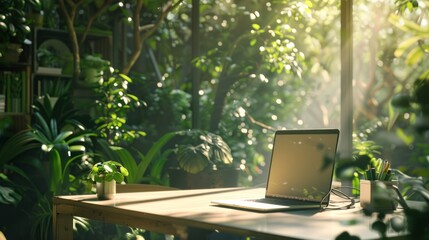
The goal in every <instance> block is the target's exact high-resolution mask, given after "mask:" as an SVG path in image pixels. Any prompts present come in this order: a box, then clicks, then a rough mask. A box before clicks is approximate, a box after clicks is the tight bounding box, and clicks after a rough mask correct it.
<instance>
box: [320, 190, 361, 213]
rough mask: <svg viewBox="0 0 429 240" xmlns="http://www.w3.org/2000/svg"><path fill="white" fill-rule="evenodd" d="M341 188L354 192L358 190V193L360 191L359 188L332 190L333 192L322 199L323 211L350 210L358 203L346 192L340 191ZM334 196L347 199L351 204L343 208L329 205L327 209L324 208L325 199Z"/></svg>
mask: <svg viewBox="0 0 429 240" xmlns="http://www.w3.org/2000/svg"><path fill="white" fill-rule="evenodd" d="M341 188H348V189H352V190H357V191H359V189H357V188H354V187H348V186H344V187H338V188H332V189H331V191H329V192H328V193H327V194H326V195H325V196H324V197H323V198H322V200H321V201H320V207H321V209H322V210H339V209H350V208H352V207H353V206H354V205H355V204H356V203H357V201H356V199H354V198H352V197H350V196H348V195H347V194H345V193H344V192H342V191H340V190H339V189H341ZM331 193H332V194H334V195H336V196H338V197H340V198H342V199H346V200H347V201H348V202H349V203H347V204H344V205H342V206H338V207H332V206H331V207H330V206H329V205H330V204H329V205H328V206H326V207H323V206H322V205H323V201H325V199H326V198H327V197H328V196H329V195H330V194H331Z"/></svg>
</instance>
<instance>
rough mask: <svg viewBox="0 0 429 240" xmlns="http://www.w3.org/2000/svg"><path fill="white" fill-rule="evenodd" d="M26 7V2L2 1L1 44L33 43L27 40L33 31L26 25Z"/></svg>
mask: <svg viewBox="0 0 429 240" xmlns="http://www.w3.org/2000/svg"><path fill="white" fill-rule="evenodd" d="M24 6H25V1H24V0H1V1H0V43H9V42H15V43H31V41H30V40H29V39H27V36H28V35H29V34H30V31H31V30H30V27H29V26H28V25H27V23H26V19H25V12H24ZM0 54H1V53H0Z"/></svg>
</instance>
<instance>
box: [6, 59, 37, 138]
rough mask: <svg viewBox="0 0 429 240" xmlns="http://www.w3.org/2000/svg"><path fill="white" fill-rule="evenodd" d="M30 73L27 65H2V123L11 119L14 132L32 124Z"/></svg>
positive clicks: (11, 127)
mask: <svg viewBox="0 0 429 240" xmlns="http://www.w3.org/2000/svg"><path fill="white" fill-rule="evenodd" d="M30 73H31V66H30V65H29V64H27V63H0V121H3V120H4V119H6V118H9V120H10V119H11V120H12V121H11V122H12V125H11V126H10V130H11V131H13V132H16V131H20V130H23V129H25V128H27V125H28V124H29V123H30V106H31V95H30V92H31V91H30V87H31V85H30Z"/></svg>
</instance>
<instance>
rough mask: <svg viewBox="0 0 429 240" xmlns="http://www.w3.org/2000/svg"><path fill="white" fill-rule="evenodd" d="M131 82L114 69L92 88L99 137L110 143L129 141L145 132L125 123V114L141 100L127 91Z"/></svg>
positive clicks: (137, 105)
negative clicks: (95, 104)
mask: <svg viewBox="0 0 429 240" xmlns="http://www.w3.org/2000/svg"><path fill="white" fill-rule="evenodd" d="M130 83H132V80H131V78H129V77H128V76H127V75H125V74H122V73H119V71H118V70H114V71H112V72H110V73H108V74H106V77H105V78H103V79H102V81H101V82H99V85H98V86H96V87H95V88H94V90H95V92H96V94H97V97H98V100H97V101H96V103H97V109H96V110H97V111H96V112H97V113H96V114H97V115H96V119H95V123H96V124H97V131H98V133H99V136H100V137H101V138H104V139H106V140H107V141H108V143H109V144H110V145H121V144H125V143H130V142H132V141H134V140H135V139H136V138H138V137H141V136H145V135H146V133H145V132H144V131H142V130H139V129H132V128H131V127H130V126H128V125H127V115H128V113H129V111H132V110H134V109H136V108H138V107H141V105H142V102H141V101H140V100H139V99H138V98H137V97H136V96H135V95H133V94H131V93H129V92H128V84H130Z"/></svg>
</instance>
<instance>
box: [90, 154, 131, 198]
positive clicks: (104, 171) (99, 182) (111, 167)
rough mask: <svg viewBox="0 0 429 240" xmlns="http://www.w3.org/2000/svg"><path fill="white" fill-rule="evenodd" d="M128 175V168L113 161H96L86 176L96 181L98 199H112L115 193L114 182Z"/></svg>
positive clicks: (121, 180) (120, 180)
mask: <svg viewBox="0 0 429 240" xmlns="http://www.w3.org/2000/svg"><path fill="white" fill-rule="evenodd" d="M126 176H128V170H127V169H126V168H125V167H123V166H122V164H120V163H118V162H115V161H106V162H99V163H96V164H95V165H94V166H93V167H92V169H91V172H90V173H89V175H88V178H89V179H91V180H92V182H95V183H96V191H97V198H98V199H99V200H106V199H113V198H114V197H115V195H116V183H122V182H123V181H124V179H125V177H126Z"/></svg>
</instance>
